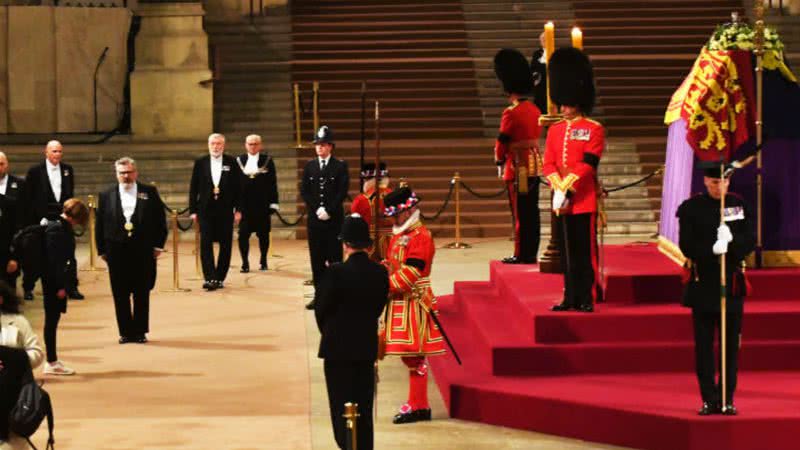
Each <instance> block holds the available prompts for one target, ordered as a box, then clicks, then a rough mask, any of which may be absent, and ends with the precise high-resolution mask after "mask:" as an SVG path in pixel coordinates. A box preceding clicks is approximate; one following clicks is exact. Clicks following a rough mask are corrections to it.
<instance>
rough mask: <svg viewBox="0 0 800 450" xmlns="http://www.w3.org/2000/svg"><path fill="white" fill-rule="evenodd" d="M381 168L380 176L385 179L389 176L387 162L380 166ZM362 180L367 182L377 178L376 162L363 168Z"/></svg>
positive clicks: (366, 164)
mask: <svg viewBox="0 0 800 450" xmlns="http://www.w3.org/2000/svg"><path fill="white" fill-rule="evenodd" d="M379 167H380V176H381V178H384V177H386V176H388V175H389V170H388V169H387V168H386V163H385V162H381V163H380V164H379ZM361 178H363V179H365V180H369V179H372V178H375V163H374V162H371V163H365V164H364V165H363V166H361Z"/></svg>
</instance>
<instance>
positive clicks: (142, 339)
mask: <svg viewBox="0 0 800 450" xmlns="http://www.w3.org/2000/svg"><path fill="white" fill-rule="evenodd" d="M134 342H136V343H137V344H147V336H145V335H141V336H137V337H136V338H135V339H134Z"/></svg>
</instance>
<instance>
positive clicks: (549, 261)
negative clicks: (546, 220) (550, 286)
mask: <svg viewBox="0 0 800 450" xmlns="http://www.w3.org/2000/svg"><path fill="white" fill-rule="evenodd" d="M561 239H562V236H561V227H559V226H557V225H556V215H555V213H553V212H551V213H550V241H549V242H548V243H547V249H546V250H545V251H544V253H543V254H542V256H541V258H539V272H541V273H563V271H562V270H561V252H560V251H559V249H558V248H559V245H560V244H559V243H560V242H561Z"/></svg>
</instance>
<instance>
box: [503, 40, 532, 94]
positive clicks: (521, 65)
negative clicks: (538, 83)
mask: <svg viewBox="0 0 800 450" xmlns="http://www.w3.org/2000/svg"><path fill="white" fill-rule="evenodd" d="M494 73H495V75H497V79H498V80H500V83H502V84H503V90H504V91H506V92H507V93H509V94H519V95H527V94H530V92H531V91H532V90H533V75H532V74H531V68H530V65H528V60H527V59H525V57H524V56H523V55H522V53H520V52H519V51H518V50H516V49H513V48H504V49H502V50H500V51H499V52H497V54H496V55H494Z"/></svg>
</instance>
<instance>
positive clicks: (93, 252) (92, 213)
mask: <svg viewBox="0 0 800 450" xmlns="http://www.w3.org/2000/svg"><path fill="white" fill-rule="evenodd" d="M86 205H87V206H88V207H89V267H86V268H83V269H81V271H82V272H103V271H105V269H103V268H102V267H96V266H95V264H97V246H96V245H95V242H96V241H95V236H96V234H97V230H96V228H95V224H96V221H97V215H96V211H97V202H96V201H95V198H94V195H90V196H89V197H88V198H87V200H86Z"/></svg>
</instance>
